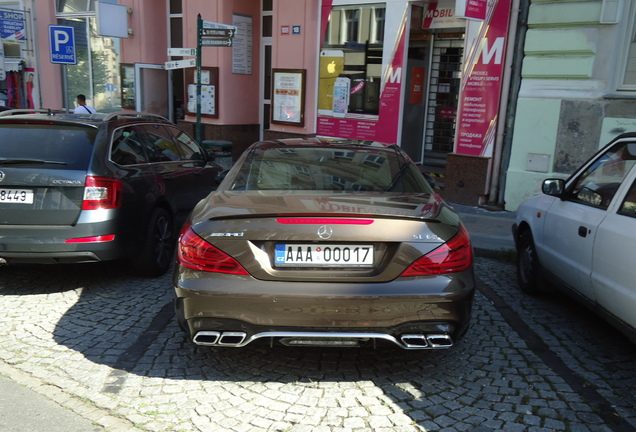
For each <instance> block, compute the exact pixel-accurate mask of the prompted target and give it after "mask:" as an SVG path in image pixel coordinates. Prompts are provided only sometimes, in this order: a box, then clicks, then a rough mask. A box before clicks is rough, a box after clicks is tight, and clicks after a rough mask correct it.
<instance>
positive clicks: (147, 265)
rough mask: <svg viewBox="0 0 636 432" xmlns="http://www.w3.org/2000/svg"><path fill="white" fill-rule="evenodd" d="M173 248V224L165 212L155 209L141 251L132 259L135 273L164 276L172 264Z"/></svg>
mask: <svg viewBox="0 0 636 432" xmlns="http://www.w3.org/2000/svg"><path fill="white" fill-rule="evenodd" d="M174 246H175V235H174V222H173V221H172V218H171V217H170V215H169V214H168V212H167V211H165V210H164V209H162V208H157V209H155V211H154V212H153V213H152V215H151V216H150V220H149V221H148V228H147V231H146V235H145V237H144V246H143V249H142V250H141V253H140V254H139V256H137V257H135V258H133V267H134V269H135V271H136V272H137V273H138V274H139V275H141V276H148V277H158V276H162V275H164V274H165V273H166V272H167V271H168V269H169V268H170V265H171V264H172V258H173V252H174Z"/></svg>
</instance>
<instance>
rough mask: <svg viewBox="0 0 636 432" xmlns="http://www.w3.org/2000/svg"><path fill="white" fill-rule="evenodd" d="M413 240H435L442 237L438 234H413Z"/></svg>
mask: <svg viewBox="0 0 636 432" xmlns="http://www.w3.org/2000/svg"><path fill="white" fill-rule="evenodd" d="M413 240H435V241H441V240H442V239H441V238H440V237H439V236H438V235H436V234H413Z"/></svg>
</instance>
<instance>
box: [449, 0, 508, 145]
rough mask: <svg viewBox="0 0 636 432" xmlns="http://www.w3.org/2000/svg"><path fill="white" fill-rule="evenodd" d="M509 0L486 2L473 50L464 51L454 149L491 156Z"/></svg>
mask: <svg viewBox="0 0 636 432" xmlns="http://www.w3.org/2000/svg"><path fill="white" fill-rule="evenodd" d="M510 3H511V2H510V0H497V1H496V2H494V3H493V4H492V5H489V8H488V11H487V14H486V19H485V20H484V22H482V23H477V22H471V25H473V26H479V31H478V32H477V34H476V35H475V38H474V41H473V43H472V44H470V43H469V44H467V45H468V46H470V47H472V49H470V50H467V52H465V53H464V69H463V77H464V78H463V80H462V84H461V93H460V107H459V112H458V115H457V135H456V147H455V152H456V153H458V154H464V155H472V156H485V157H491V156H492V151H493V146H494V142H495V132H496V128H497V120H498V119H497V114H498V112H499V102H500V99H501V85H502V80H503V71H504V62H505V52H506V40H507V37H508V20H509V17H510Z"/></svg>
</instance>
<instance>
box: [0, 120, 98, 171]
mask: <svg viewBox="0 0 636 432" xmlns="http://www.w3.org/2000/svg"><path fill="white" fill-rule="evenodd" d="M96 134H97V129H95V128H92V127H85V126H77V125H62V124H37V123H29V124H19V123H17V122H16V123H11V122H9V123H3V124H0V136H1V137H2V142H1V144H0V161H1V162H0V163H4V164H8V163H18V162H19V163H20V164H21V165H24V164H25V163H26V160H29V159H33V161H35V162H33V163H38V164H42V163H43V162H51V163H46V165H47V168H50V169H63V170H68V169H72V170H86V169H87V167H88V162H89V160H90V157H91V154H92V151H93V142H94V140H95V135H96ZM56 162H62V163H56Z"/></svg>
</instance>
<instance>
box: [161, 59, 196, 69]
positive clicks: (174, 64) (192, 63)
mask: <svg viewBox="0 0 636 432" xmlns="http://www.w3.org/2000/svg"><path fill="white" fill-rule="evenodd" d="M196 65H197V60H196V59H187V60H176V61H169V62H166V63H165V67H166V69H183V68H189V67H196Z"/></svg>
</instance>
